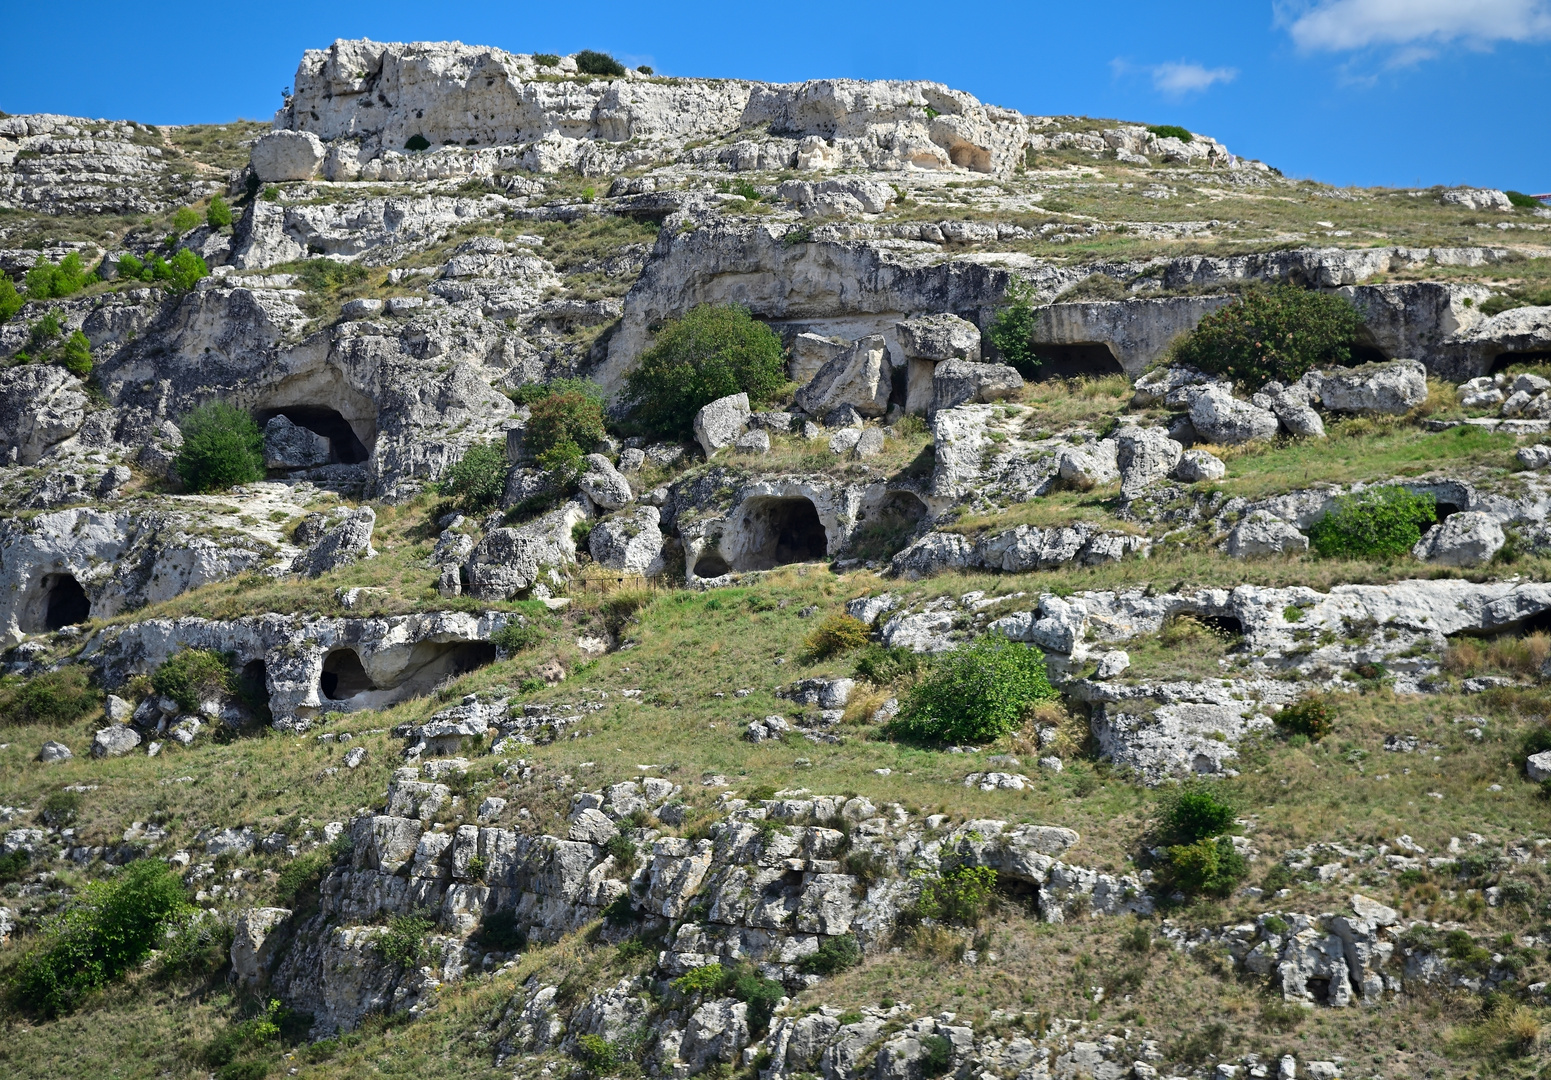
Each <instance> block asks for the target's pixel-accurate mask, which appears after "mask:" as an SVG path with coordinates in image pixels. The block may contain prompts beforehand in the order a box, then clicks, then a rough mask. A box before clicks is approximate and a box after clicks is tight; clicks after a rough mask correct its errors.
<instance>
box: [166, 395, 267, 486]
mask: <svg viewBox="0 0 1551 1080" xmlns="http://www.w3.org/2000/svg"><path fill="white" fill-rule="evenodd" d="M178 429H179V430H180V431H181V432H182V433H183V447H182V449H180V450H179V451H178V456H177V458H176V460H175V461H174V462H173V468H174V469H175V470H176V471H177V474H178V478H179V479H180V480H182V481H183V486H184V487H186V488H187V489H188V490H190V491H223V490H225V489H226V488H229V487H231V486H233V485H234V484H248V483H252V482H253V481H254V480H262V479H264V433H263V432H262V431H260V430H259V426H258V425H257V424H256V423H254V422H253V417H251V416H249V415H248V414H247V413H245V412H243V411H242V410H241V409H237V408H233V407H232V406H230V405H228V404H226V403H225V402H223V401H213V402H211V403H210V404H208V405H201V406H200V407H199V408H197V409H195V410H194V411H193V412H191V413H189V414H188V415H187V416H185V417H184V418H183V422H182V423H181V424H180V425H179V426H178Z"/></svg>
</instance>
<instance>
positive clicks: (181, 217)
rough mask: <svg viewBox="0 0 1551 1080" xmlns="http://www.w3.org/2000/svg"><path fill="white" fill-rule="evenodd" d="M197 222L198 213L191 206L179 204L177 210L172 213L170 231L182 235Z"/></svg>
mask: <svg viewBox="0 0 1551 1080" xmlns="http://www.w3.org/2000/svg"><path fill="white" fill-rule="evenodd" d="M198 224H199V215H198V214H197V213H195V212H194V208H193V207H192V206H180V207H178V212H177V213H175V214H173V215H172V231H173V233H174V234H175V235H177V236H182V235H183V234H184V233H186V232H188V231H189V230H190V229H192V228H193V227H194V226H196V225H198Z"/></svg>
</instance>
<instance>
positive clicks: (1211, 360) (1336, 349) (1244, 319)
mask: <svg viewBox="0 0 1551 1080" xmlns="http://www.w3.org/2000/svg"><path fill="white" fill-rule="evenodd" d="M1361 325H1362V320H1361V319H1360V318H1359V317H1358V315H1357V310H1356V309H1355V308H1353V307H1352V305H1351V304H1349V303H1347V302H1346V301H1345V300H1343V299H1341V298H1340V297H1338V296H1327V295H1325V294H1324V293H1318V292H1312V291H1310V290H1308V289H1300V288H1298V287H1296V286H1293V285H1256V286H1254V287H1252V288H1249V289H1246V290H1245V291H1244V292H1243V293H1242V294H1240V296H1239V298H1238V300H1236V301H1235V302H1234V303H1231V304H1229V305H1228V306H1227V307H1223V308H1218V309H1217V310H1216V311H1214V312H1212V313H1211V314H1210V315H1208V316H1207V317H1206V318H1204V319H1202V320H1201V322H1200V323H1199V324H1198V325H1197V326H1196V328H1195V329H1194V330H1192V331H1191V332H1190V333H1189V334H1188V335H1187V336H1186V337H1185V338H1184V339H1183V340H1182V341H1181V342H1180V344H1179V345H1178V346H1177V347H1176V348H1175V350H1174V361H1175V362H1176V363H1180V364H1188V365H1190V366H1191V367H1196V368H1200V369H1201V370H1202V371H1209V372H1213V373H1215V374H1219V375H1226V376H1228V377H1229V378H1230V379H1232V380H1233V381H1234V382H1236V383H1238V384H1239V385H1240V386H1244V387H1247V388H1249V389H1258V388H1259V387H1261V386H1263V385H1265V384H1266V383H1267V382H1270V381H1271V380H1272V379H1276V380H1278V381H1280V382H1283V383H1291V382H1296V381H1297V380H1298V379H1300V378H1302V377H1303V375H1304V373H1306V372H1308V371H1310V370H1312V369H1314V368H1317V367H1325V366H1332V365H1334V366H1342V365H1346V364H1349V363H1350V362H1351V359H1352V344H1353V343H1354V342H1355V341H1356V340H1357V331H1358V328H1359V327H1360V326H1361Z"/></svg>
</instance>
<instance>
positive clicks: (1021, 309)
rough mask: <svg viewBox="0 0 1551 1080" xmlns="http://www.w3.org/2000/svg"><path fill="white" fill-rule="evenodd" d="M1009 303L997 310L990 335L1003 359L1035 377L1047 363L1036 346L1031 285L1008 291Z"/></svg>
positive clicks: (1023, 373)
mask: <svg viewBox="0 0 1551 1080" xmlns="http://www.w3.org/2000/svg"><path fill="white" fill-rule="evenodd" d="M1007 295H1008V300H1007V303H1006V304H1005V305H1004V306H1003V307H1002V308H1000V309H999V310H998V311H997V313H996V318H995V319H993V320H992V321H991V328H990V329H989V330H987V331H986V337H988V338H990V339H991V344H992V345H994V346H996V351H997V352H999V353H1001V354H1002V359H1003V360H1005V361H1006V362H1007V363H1008V364H1010V365H1011V366H1012V367H1014V368H1016V369H1017V370H1018V374H1020V375H1022V376H1023V377H1024V378H1025V379H1032V378H1034V377H1035V375H1037V374H1038V373H1039V366H1040V365H1041V364H1042V363H1044V361H1043V360H1041V359H1040V357H1039V355H1038V353H1037V352H1036V350H1035V348H1034V321H1035V317H1034V299H1033V295H1032V291H1031V290H1030V289H1028V288H1027V287H1024V288H1018V287H1016V286H1015V287H1014V288H1012V289H1010V290H1008V294H1007Z"/></svg>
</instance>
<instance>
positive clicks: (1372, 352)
mask: <svg viewBox="0 0 1551 1080" xmlns="http://www.w3.org/2000/svg"><path fill="white" fill-rule="evenodd" d="M1349 352H1350V354H1351V359H1350V360H1349V361H1348V363H1349V364H1350V365H1351V366H1352V367H1356V366H1357V365H1359V364H1382V363H1384V362H1385V361H1387V360H1389V359H1390V358H1389V357H1388V356H1385V355H1384V350H1382V349H1380V348H1378V347H1376V346H1373V345H1363V344H1361V343H1359V344H1356V345H1353V346H1352V347H1351V349H1350V350H1349Z"/></svg>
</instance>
